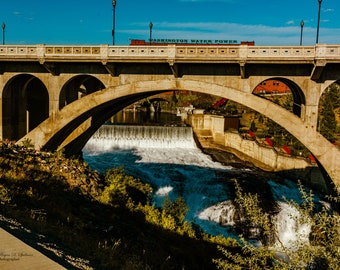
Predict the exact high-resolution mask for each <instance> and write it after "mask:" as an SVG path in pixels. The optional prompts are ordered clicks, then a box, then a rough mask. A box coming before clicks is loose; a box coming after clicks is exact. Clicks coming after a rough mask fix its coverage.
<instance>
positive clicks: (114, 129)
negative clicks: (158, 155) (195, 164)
mask: <svg viewBox="0 0 340 270" xmlns="http://www.w3.org/2000/svg"><path fill="white" fill-rule="evenodd" d="M86 147H87V149H90V148H93V149H97V150H102V151H105V150H110V149H112V148H135V147H147V148H176V147H180V148H193V147H195V141H194V139H193V132H192V128H191V127H185V126H183V127H182V126H181V127H179V126H174V127H172V126H166V127H164V126H137V125H104V126H102V127H100V128H99V129H98V130H97V131H96V133H95V134H94V135H93V136H92V138H91V139H90V141H89V142H88V144H87V146H86Z"/></svg>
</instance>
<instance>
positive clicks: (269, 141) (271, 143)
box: [265, 137, 273, 146]
mask: <svg viewBox="0 0 340 270" xmlns="http://www.w3.org/2000/svg"><path fill="white" fill-rule="evenodd" d="M265 140H266V143H267V144H268V145H270V146H273V142H272V141H271V140H270V139H269V138H268V137H266V139H265Z"/></svg>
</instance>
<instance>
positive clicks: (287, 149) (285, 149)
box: [283, 145, 292, 155]
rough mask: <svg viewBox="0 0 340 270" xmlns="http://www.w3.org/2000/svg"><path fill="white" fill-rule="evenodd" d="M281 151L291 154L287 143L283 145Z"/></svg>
mask: <svg viewBox="0 0 340 270" xmlns="http://www.w3.org/2000/svg"><path fill="white" fill-rule="evenodd" d="M283 151H285V152H286V153H287V154H288V155H290V154H292V151H290V149H289V148H288V146H287V145H283Z"/></svg>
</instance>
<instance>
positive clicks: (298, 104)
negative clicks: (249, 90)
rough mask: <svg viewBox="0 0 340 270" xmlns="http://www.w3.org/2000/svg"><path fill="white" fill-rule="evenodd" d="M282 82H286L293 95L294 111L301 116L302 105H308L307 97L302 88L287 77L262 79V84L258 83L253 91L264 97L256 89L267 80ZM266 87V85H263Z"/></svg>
mask: <svg viewBox="0 0 340 270" xmlns="http://www.w3.org/2000/svg"><path fill="white" fill-rule="evenodd" d="M268 81H270V82H281V83H283V84H285V85H286V86H287V87H288V88H289V89H290V93H291V94H292V96H293V105H292V112H293V113H294V114H295V115H297V116H299V117H301V114H302V107H303V106H305V105H306V97H305V94H304V92H303V91H302V89H301V88H300V87H299V86H298V85H297V84H296V83H295V82H294V81H292V80H290V79H287V78H282V77H272V78H267V79H265V80H264V81H262V82H261V83H260V84H258V85H257V86H256V87H255V89H253V93H254V94H255V95H258V96H260V97H262V95H261V94H257V93H255V92H254V91H255V90H256V89H257V88H258V87H261V85H263V84H264V83H265V82H268ZM263 88H265V86H263Z"/></svg>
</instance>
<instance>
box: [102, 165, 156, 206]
mask: <svg viewBox="0 0 340 270" xmlns="http://www.w3.org/2000/svg"><path fill="white" fill-rule="evenodd" d="M105 180H106V183H107V185H106V187H105V189H104V191H103V193H102V194H101V195H100V198H99V200H100V201H101V202H102V203H104V204H110V205H113V206H121V205H126V204H127V203H128V202H130V203H131V202H133V203H135V204H136V203H139V202H143V203H145V201H146V199H147V198H149V197H150V196H151V192H152V188H151V187H150V185H148V184H145V183H142V182H141V181H140V180H139V179H136V178H134V177H133V176H130V175H126V174H125V172H124V170H123V168H121V167H120V168H113V169H110V170H109V171H108V172H107V173H106V177H105Z"/></svg>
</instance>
